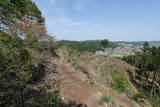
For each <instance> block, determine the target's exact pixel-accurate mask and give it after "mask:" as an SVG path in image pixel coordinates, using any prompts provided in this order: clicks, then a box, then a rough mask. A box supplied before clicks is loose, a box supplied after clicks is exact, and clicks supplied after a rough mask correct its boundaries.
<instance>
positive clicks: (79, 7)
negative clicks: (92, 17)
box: [73, 0, 88, 11]
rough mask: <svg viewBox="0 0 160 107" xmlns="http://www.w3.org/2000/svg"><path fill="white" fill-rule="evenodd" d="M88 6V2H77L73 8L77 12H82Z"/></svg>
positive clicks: (83, 0)
mask: <svg viewBox="0 0 160 107" xmlns="http://www.w3.org/2000/svg"><path fill="white" fill-rule="evenodd" d="M87 4H88V0H75V4H74V6H73V7H74V8H75V9H76V10H79V11H81V10H83V9H84V8H85V7H86V5H87Z"/></svg>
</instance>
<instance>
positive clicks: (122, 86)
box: [112, 71, 128, 93]
mask: <svg viewBox="0 0 160 107" xmlns="http://www.w3.org/2000/svg"><path fill="white" fill-rule="evenodd" d="M112 79H113V88H114V89H115V90H116V91H118V92H120V93H122V92H126V91H127V88H128V82H127V80H125V77H124V76H123V75H122V74H120V73H118V72H117V71H114V72H112Z"/></svg>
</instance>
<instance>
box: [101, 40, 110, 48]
mask: <svg viewBox="0 0 160 107" xmlns="http://www.w3.org/2000/svg"><path fill="white" fill-rule="evenodd" d="M101 45H102V47H103V48H106V47H107V46H108V45H109V40H108V39H104V40H102V41H101Z"/></svg>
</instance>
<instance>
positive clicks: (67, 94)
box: [58, 62, 101, 107]
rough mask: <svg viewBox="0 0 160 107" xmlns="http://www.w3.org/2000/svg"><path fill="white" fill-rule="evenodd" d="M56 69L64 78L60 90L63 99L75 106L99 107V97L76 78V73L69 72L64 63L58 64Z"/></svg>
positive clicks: (91, 88)
mask: <svg viewBox="0 0 160 107" xmlns="http://www.w3.org/2000/svg"><path fill="white" fill-rule="evenodd" d="M58 69H59V71H60V72H61V73H63V75H64V78H65V79H64V88H62V90H61V96H63V97H64V99H70V100H72V101H75V102H76V103H77V104H86V105H87V107H99V105H98V100H99V98H100V96H101V95H100V94H99V93H98V91H97V90H96V88H94V87H92V86H90V85H88V84H87V83H85V82H84V81H82V80H81V79H80V78H78V77H77V75H76V72H73V71H70V70H69V69H68V68H67V66H66V65H65V64H64V63H62V62H60V64H59V67H58Z"/></svg>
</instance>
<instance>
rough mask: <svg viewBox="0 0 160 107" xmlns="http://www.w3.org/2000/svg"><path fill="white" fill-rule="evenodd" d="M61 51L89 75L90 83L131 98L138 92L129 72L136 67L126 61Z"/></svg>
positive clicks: (75, 66)
mask: <svg viewBox="0 0 160 107" xmlns="http://www.w3.org/2000/svg"><path fill="white" fill-rule="evenodd" d="M61 51H63V53H64V57H65V60H66V62H69V63H70V64H72V65H73V66H74V68H75V69H76V70H77V71H79V72H83V73H84V74H86V75H87V80H86V81H88V83H89V84H91V85H95V86H103V87H106V88H108V89H109V90H114V91H113V92H114V93H117V94H118V95H120V96H121V95H127V96H128V97H130V98H131V97H133V96H135V95H136V94H137V93H138V91H137V89H136V88H135V86H134V85H133V84H132V83H131V81H130V78H129V74H128V72H127V71H131V72H134V71H135V68H134V67H132V66H130V65H129V64H127V63H125V62H124V61H121V60H119V59H115V58H108V57H102V56H100V57H97V56H95V55H93V54H91V53H83V54H80V53H77V52H76V51H74V50H72V49H69V48H61ZM146 103H148V102H146ZM148 105H149V103H148Z"/></svg>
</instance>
